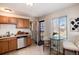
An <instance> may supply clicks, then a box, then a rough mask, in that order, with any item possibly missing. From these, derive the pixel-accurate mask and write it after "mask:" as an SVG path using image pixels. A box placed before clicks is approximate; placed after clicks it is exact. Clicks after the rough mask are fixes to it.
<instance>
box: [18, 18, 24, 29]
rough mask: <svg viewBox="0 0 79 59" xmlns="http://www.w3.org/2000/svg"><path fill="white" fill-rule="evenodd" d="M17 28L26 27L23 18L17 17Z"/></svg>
mask: <svg viewBox="0 0 79 59" xmlns="http://www.w3.org/2000/svg"><path fill="white" fill-rule="evenodd" d="M17 28H24V27H23V20H22V19H21V18H18V19H17Z"/></svg>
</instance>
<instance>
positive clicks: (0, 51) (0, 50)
mask: <svg viewBox="0 0 79 59" xmlns="http://www.w3.org/2000/svg"><path fill="white" fill-rule="evenodd" d="M1 45H2V44H1V42H0V54H1V53H2V49H1V48H2V47H1Z"/></svg>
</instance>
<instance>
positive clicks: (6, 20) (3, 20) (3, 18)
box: [0, 16, 8, 24]
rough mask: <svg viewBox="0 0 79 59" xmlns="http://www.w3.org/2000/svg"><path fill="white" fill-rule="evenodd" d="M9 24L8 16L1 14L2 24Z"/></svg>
mask: <svg viewBox="0 0 79 59" xmlns="http://www.w3.org/2000/svg"><path fill="white" fill-rule="evenodd" d="M5 23H6V24H7V23H8V17H7V16H6V17H5V16H0V24H5Z"/></svg>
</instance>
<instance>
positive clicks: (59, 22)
mask: <svg viewBox="0 0 79 59" xmlns="http://www.w3.org/2000/svg"><path fill="white" fill-rule="evenodd" d="M52 30H53V34H52V36H53V39H55V40H54V41H57V42H55V43H54V45H55V46H54V47H55V50H57V51H58V52H61V53H63V46H62V43H63V40H66V39H67V17H66V16H63V17H59V18H55V19H53V20H52ZM54 47H53V48H54ZM56 48H57V49H56Z"/></svg>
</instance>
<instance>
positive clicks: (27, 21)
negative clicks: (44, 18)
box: [23, 19, 30, 28]
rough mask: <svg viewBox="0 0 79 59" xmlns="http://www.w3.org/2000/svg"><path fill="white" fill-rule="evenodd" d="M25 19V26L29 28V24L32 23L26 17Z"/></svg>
mask: <svg viewBox="0 0 79 59" xmlns="http://www.w3.org/2000/svg"><path fill="white" fill-rule="evenodd" d="M23 21H24V23H23V24H24V27H25V28H29V24H30V23H29V19H25V20H23Z"/></svg>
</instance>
